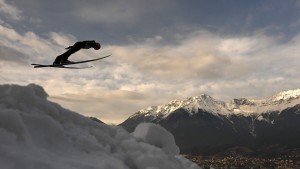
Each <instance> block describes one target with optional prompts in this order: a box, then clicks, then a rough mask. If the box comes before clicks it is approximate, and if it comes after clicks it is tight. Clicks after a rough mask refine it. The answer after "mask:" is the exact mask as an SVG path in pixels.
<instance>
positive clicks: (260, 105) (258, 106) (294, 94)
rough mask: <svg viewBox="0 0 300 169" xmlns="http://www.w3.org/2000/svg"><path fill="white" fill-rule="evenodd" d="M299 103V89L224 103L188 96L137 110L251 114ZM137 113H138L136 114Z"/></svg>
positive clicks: (148, 112) (156, 116)
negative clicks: (255, 98)
mask: <svg viewBox="0 0 300 169" xmlns="http://www.w3.org/2000/svg"><path fill="white" fill-rule="evenodd" d="M296 104H300V89H297V90H289V91H286V92H280V93H278V94H276V95H273V96H271V97H268V98H266V99H261V100H248V99H246V98H240V99H233V100H232V101H230V102H228V103H226V102H224V101H218V100H215V99H214V98H212V97H211V96H208V95H205V94H203V95H201V96H196V97H188V98H187V99H185V100H181V101H179V100H174V101H171V102H169V103H168V104H166V105H162V106H152V107H148V108H145V109H142V110H140V111H139V114H144V115H146V116H152V117H153V119H163V118H165V117H167V116H168V115H170V114H171V113H172V112H173V111H175V110H177V109H179V108H183V109H185V110H187V111H188V112H189V113H190V115H193V114H194V113H195V112H197V110H198V109H202V110H205V111H207V112H210V113H213V114H215V115H218V114H222V115H230V114H243V115H251V114H253V113H255V114H259V113H263V112H268V111H275V110H278V111H281V110H283V109H285V108H288V107H292V106H294V105H296ZM136 115H138V114H136Z"/></svg>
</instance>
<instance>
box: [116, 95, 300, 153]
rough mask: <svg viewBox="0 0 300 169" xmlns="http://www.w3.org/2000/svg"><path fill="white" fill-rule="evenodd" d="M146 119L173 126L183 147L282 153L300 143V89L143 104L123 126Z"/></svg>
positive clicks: (204, 150)
mask: <svg viewBox="0 0 300 169" xmlns="http://www.w3.org/2000/svg"><path fill="white" fill-rule="evenodd" d="M142 122H152V123H156V124H160V125H161V126H163V127H164V128H166V129H167V130H169V131H170V132H171V133H172V134H173V135H174V137H175V141H176V143H177V145H178V146H179V147H180V150H181V152H182V153H189V154H202V155H211V154H222V153H229V152H230V153H239V152H241V153H243V154H246V155H253V154H255V155H257V154H261V155H280V153H285V152H287V151H294V150H297V149H299V148H300V89H297V90H289V91H284V92H280V93H278V94H275V95H273V96H271V97H267V98H264V99H259V100H250V99H246V98H238V99H233V100H231V101H229V102H224V101H220V100H216V99H214V98H213V97H211V96H209V95H205V94H203V95H200V96H196V97H188V98H186V99H185V100H174V101H171V102H169V103H167V104H165V105H161V106H151V107H147V108H145V109H142V110H140V111H138V112H136V113H135V114H133V115H132V116H131V117H129V118H128V119H127V120H125V121H124V122H123V123H121V124H120V126H122V127H123V128H125V129H126V130H128V131H129V132H132V131H133V130H134V128H135V127H136V126H137V125H138V124H139V123H142Z"/></svg>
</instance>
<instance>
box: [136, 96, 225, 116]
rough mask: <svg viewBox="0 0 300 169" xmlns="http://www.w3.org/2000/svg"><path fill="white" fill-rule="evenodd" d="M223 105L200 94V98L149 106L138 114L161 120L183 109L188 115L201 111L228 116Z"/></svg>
mask: <svg viewBox="0 0 300 169" xmlns="http://www.w3.org/2000/svg"><path fill="white" fill-rule="evenodd" d="M225 105H226V104H225V102H222V101H218V100H215V99H214V98H212V97H211V96H209V95H206V94H202V95H200V96H195V97H188V98H186V99H185V100H173V101H171V102H169V103H167V104H165V105H161V106H151V107H148V108H145V109H142V110H140V111H139V113H141V114H144V115H146V116H153V117H159V118H161V117H167V116H168V115H169V114H170V113H172V112H173V111H175V110H177V109H179V108H183V109H185V110H187V111H188V112H190V114H194V113H195V112H197V110H198V109H203V110H205V111H208V112H211V113H215V112H219V113H222V114H228V113H229V111H228V110H227V108H226V106H225Z"/></svg>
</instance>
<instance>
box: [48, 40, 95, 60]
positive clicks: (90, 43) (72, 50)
mask: <svg viewBox="0 0 300 169" xmlns="http://www.w3.org/2000/svg"><path fill="white" fill-rule="evenodd" d="M95 46H96V42H95V41H94V40H90V41H79V42H76V43H75V44H74V45H73V46H69V47H67V48H66V49H68V50H67V51H66V52H65V53H63V54H61V55H59V56H57V57H56V59H55V61H54V62H53V64H60V63H63V62H67V61H68V58H69V56H71V55H72V54H74V53H75V52H78V51H79V50H80V49H90V48H92V47H95Z"/></svg>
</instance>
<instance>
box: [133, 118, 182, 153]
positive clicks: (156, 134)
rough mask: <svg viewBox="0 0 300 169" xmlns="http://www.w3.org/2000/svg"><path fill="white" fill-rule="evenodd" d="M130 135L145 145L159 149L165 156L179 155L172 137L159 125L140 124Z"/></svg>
mask: <svg viewBox="0 0 300 169" xmlns="http://www.w3.org/2000/svg"><path fill="white" fill-rule="evenodd" d="M132 134H133V136H135V137H136V138H140V139H141V140H143V141H144V142H146V143H149V144H151V145H154V146H156V147H159V148H161V149H162V150H163V151H164V152H165V153H167V154H170V155H178V154H179V148H178V147H177V145H176V144H175V140H174V136H173V135H172V134H171V133H170V132H168V131H167V130H166V129H164V128H163V127H161V126H160V125H157V124H153V123H141V124H139V125H138V126H137V127H136V128H135V130H134V132H133V133H132Z"/></svg>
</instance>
